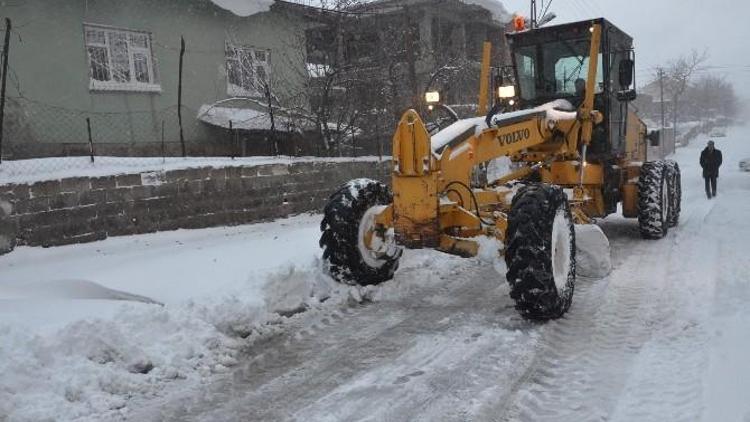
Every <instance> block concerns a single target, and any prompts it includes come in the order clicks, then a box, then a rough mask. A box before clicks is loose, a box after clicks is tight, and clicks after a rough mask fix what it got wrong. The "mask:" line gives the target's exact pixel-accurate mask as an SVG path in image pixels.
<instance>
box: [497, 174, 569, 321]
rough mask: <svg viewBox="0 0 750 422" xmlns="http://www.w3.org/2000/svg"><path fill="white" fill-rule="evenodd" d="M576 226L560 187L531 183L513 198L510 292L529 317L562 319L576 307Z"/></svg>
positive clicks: (507, 259)
mask: <svg viewBox="0 0 750 422" xmlns="http://www.w3.org/2000/svg"><path fill="white" fill-rule="evenodd" d="M575 253H576V247H575V228H574V226H573V219H572V217H571V213H570V207H569V205H568V197H567V195H566V194H565V193H564V192H563V190H562V189H561V188H559V187H557V186H551V185H543V184H530V185H527V186H524V187H522V188H521V189H520V190H519V191H518V193H516V195H515V196H514V197H513V202H512V204H511V210H510V213H509V214H508V229H507V231H506V248H505V263H506V264H507V267H508V272H507V274H506V278H507V280H508V283H509V284H510V296H511V298H513V299H514V300H515V301H516V309H517V310H518V312H520V314H521V315H522V316H523V317H524V318H528V319H534V320H548V319H554V318H559V317H561V316H562V315H563V314H565V312H566V311H567V310H568V308H570V304H571V301H572V299H573V290H574V287H575V277H576V255H575Z"/></svg>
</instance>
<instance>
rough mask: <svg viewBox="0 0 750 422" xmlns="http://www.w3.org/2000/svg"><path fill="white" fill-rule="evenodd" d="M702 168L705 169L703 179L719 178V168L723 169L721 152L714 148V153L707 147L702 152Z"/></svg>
mask: <svg viewBox="0 0 750 422" xmlns="http://www.w3.org/2000/svg"><path fill="white" fill-rule="evenodd" d="M701 167H703V177H719V167H721V151H719V150H718V149H716V148H714V150H713V152H711V151H709V149H708V147H706V148H705V149H704V150H703V152H701Z"/></svg>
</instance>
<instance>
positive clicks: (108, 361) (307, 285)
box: [0, 215, 466, 421]
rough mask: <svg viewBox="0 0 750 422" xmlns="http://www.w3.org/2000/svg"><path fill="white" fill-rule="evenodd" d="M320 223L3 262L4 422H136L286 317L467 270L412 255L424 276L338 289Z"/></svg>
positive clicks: (35, 253) (435, 256) (110, 244)
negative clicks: (327, 266) (131, 420)
mask: <svg viewBox="0 0 750 422" xmlns="http://www.w3.org/2000/svg"><path fill="white" fill-rule="evenodd" d="M320 218H321V217H320V216H319V215H303V216H297V217H293V218H289V219H283V220H279V221H276V222H273V223H264V224H255V225H248V226H240V227H224V228H212V229H203V230H179V231H175V232H163V233H153V234H147V235H139V236H129V237H119V238H110V239H107V240H104V241H101V242H94V243H89V244H81V245H70V246H64V247H57V248H47V249H45V248H29V247H21V248H18V249H16V250H15V251H13V252H11V253H10V254H8V255H4V256H2V257H0V275H1V276H0V373H2V374H3V375H2V377H0V420H4V419H3V416H6V415H7V417H8V419H9V420H12V421H40V420H73V419H77V420H92V421H93V420H97V421H98V420H119V419H121V418H127V417H128V416H129V415H131V414H132V412H133V411H134V409H135V407H136V406H137V405H138V403H139V402H142V401H144V400H150V399H154V398H157V397H163V396H165V395H167V394H171V392H175V391H184V390H186V389H191V388H196V387H198V386H200V385H202V384H205V383H208V382H211V380H212V379H213V377H216V376H218V375H220V374H223V373H225V372H227V371H229V370H231V367H233V366H235V365H236V364H237V361H238V356H239V354H240V353H241V350H246V349H247V348H249V347H252V345H253V343H254V342H255V341H258V340H260V339H264V338H267V337H268V336H269V335H273V334H276V333H279V332H280V331H283V330H285V329H286V325H287V323H288V322H289V321H290V319H291V320H293V319H296V318H306V316H305V315H307V314H309V313H316V312H337V311H338V309H339V308H342V307H347V306H351V305H353V304H358V303H362V302H365V301H378V300H382V299H387V298H397V297H402V296H403V295H405V294H410V293H411V292H414V291H416V290H419V289H424V288H425V287H428V286H433V285H434V283H435V281H436V278H444V277H449V278H450V277H453V276H454V275H455V273H456V271H461V270H460V268H462V267H461V266H460V265H459V263H460V262H464V263H465V262H466V260H462V259H461V258H457V257H450V256H445V255H443V254H440V253H438V252H434V251H407V253H406V254H405V256H404V258H403V261H402V265H401V268H402V270H404V269H405V270H408V269H409V268H418V269H419V270H420V277H419V278H418V279H415V278H414V277H398V275H397V277H396V279H394V280H393V281H390V282H388V283H385V284H383V285H381V286H369V287H359V286H347V285H343V284H340V283H336V282H334V281H333V280H332V279H331V278H330V277H328V276H327V275H326V274H324V272H323V271H322V265H321V262H320V259H319V257H320V248H319V246H318V242H317V241H318V238H319V235H320V231H319V230H320V229H319V222H320ZM88 280H96V281H88ZM156 302H159V303H156ZM161 303H163V305H161ZM40 380H44V382H40Z"/></svg>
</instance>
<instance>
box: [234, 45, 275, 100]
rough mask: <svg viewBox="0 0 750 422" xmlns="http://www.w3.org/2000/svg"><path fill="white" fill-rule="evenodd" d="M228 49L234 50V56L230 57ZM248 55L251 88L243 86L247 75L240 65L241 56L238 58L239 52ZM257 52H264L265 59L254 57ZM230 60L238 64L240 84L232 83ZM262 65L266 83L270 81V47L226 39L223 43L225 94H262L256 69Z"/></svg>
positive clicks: (257, 95)
mask: <svg viewBox="0 0 750 422" xmlns="http://www.w3.org/2000/svg"><path fill="white" fill-rule="evenodd" d="M230 51H234V52H235V57H230ZM248 53H249V57H250V63H251V66H252V69H251V71H252V74H251V75H250V76H249V77H251V78H252V82H251V84H250V86H251V87H252V88H245V87H244V86H243V85H242V83H243V82H245V81H246V79H247V78H248V75H246V70H245V69H244V68H243V67H242V65H241V63H242V61H243V59H242V58H240V56H239V55H240V54H248ZM257 53H263V54H265V60H258V59H257V57H256V54H257ZM246 57H247V56H246ZM230 61H233V62H236V63H237V64H238V65H239V71H240V73H241V75H240V78H241V81H240V84H241V85H237V84H235V83H232V78H231V76H230V73H231V72H230ZM258 67H262V68H263V71H264V73H265V76H266V78H265V79H266V80H265V82H266V83H270V81H269V80H270V77H271V49H270V48H260V47H256V46H252V45H242V44H236V43H232V42H231V41H226V42H225V43H224V69H225V71H226V78H227V95H229V96H232V97H259V96H264V95H265V94H264V92H263V88H262V86H263V85H262V83H261V82H262V81H261V79H260V78H258V71H257V68H258Z"/></svg>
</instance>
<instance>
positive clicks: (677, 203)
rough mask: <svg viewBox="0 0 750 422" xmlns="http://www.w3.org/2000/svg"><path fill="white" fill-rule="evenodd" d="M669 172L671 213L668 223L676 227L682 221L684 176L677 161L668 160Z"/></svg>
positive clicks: (668, 216)
mask: <svg viewBox="0 0 750 422" xmlns="http://www.w3.org/2000/svg"><path fill="white" fill-rule="evenodd" d="M665 163H666V166H667V172H668V177H669V182H668V186H669V213H668V215H667V224H668V225H669V227H676V226H677V225H678V224H679V223H680V211H682V176H681V174H680V165H679V164H677V162H676V161H673V160H667V161H666V162H665Z"/></svg>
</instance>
